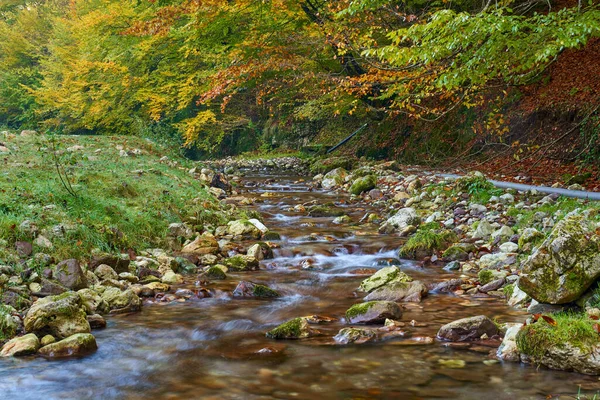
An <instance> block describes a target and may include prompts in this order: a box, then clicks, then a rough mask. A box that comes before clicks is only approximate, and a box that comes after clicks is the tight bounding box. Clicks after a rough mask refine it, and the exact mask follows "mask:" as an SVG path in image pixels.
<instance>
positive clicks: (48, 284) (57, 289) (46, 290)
mask: <svg viewBox="0 0 600 400" xmlns="http://www.w3.org/2000/svg"><path fill="white" fill-rule="evenodd" d="M40 285H41V288H40V291H39V293H40V294H43V295H45V296H53V295H58V294H62V293H64V292H66V291H67V288H66V287H64V286H62V285H59V284H58V283H56V282H53V281H51V280H49V279H46V278H42V280H41V281H40Z"/></svg>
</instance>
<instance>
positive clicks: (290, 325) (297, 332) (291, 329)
mask: <svg viewBox="0 0 600 400" xmlns="http://www.w3.org/2000/svg"><path fill="white" fill-rule="evenodd" d="M319 334H320V332H319V331H317V330H315V329H312V328H311V327H310V325H309V324H308V321H307V320H306V319H305V318H294V319H292V320H289V321H287V322H284V323H283V324H281V325H279V326H278V327H277V328H275V329H272V330H270V331H269V332H267V333H266V336H267V337H268V338H271V339H304V338H308V337H311V336H317V335H319Z"/></svg>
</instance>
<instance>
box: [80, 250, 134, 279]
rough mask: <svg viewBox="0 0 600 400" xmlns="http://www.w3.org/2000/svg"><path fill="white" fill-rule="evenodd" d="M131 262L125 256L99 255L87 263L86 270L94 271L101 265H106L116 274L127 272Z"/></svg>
mask: <svg viewBox="0 0 600 400" xmlns="http://www.w3.org/2000/svg"><path fill="white" fill-rule="evenodd" d="M130 263H131V260H129V258H128V257H125V256H116V255H113V254H101V255H98V256H94V257H93V258H92V259H91V260H90V262H89V263H88V269H90V270H94V269H96V268H97V267H98V266H99V265H101V264H106V265H108V266H109V267H111V268H112V269H114V270H115V272H117V273H118V274H120V273H121V272H129V264H130Z"/></svg>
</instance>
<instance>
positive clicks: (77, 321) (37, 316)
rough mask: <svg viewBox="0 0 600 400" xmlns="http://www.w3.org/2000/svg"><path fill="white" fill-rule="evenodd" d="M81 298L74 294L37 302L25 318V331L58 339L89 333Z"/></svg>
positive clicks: (46, 298) (64, 294)
mask: <svg viewBox="0 0 600 400" xmlns="http://www.w3.org/2000/svg"><path fill="white" fill-rule="evenodd" d="M85 315H86V314H85V311H84V308H83V305H82V303H81V298H80V297H79V295H78V294H77V293H75V292H66V293H63V294H60V295H58V296H49V297H45V298H43V299H39V300H37V301H36V302H35V303H33V305H32V306H31V308H30V309H29V311H28V312H27V315H26V316H25V320H24V323H25V331H26V332H34V333H40V334H41V333H44V334H46V333H49V334H51V335H53V336H54V337H57V338H59V339H62V338H66V337H69V336H71V335H74V334H76V333H89V332H90V324H89V323H88V322H87V320H86V318H85Z"/></svg>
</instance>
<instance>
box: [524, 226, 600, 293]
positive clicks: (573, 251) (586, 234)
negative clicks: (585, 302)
mask: <svg viewBox="0 0 600 400" xmlns="http://www.w3.org/2000/svg"><path fill="white" fill-rule="evenodd" d="M522 270H523V273H522V275H521V278H520V279H519V287H520V288H521V289H522V290H523V291H524V292H525V293H527V294H528V295H530V296H531V297H532V298H534V299H535V300H537V301H539V302H540V303H549V304H564V303H569V302H572V301H575V300H577V299H578V298H579V297H580V296H581V295H582V294H583V293H584V292H585V291H586V290H587V289H588V288H589V287H590V286H591V284H592V283H594V281H596V280H597V279H598V278H599V277H600V235H598V234H597V233H596V231H595V229H594V227H593V226H592V224H591V223H590V222H589V221H587V220H585V219H584V218H583V217H581V216H576V215H571V216H568V217H566V218H565V219H563V220H562V221H560V222H559V223H557V224H556V226H555V227H554V229H553V230H552V232H551V233H550V236H549V237H548V238H547V239H546V240H545V241H544V242H543V243H542V244H541V245H540V246H539V247H538V248H537V250H536V251H535V252H534V253H533V254H532V255H531V256H529V258H528V259H527V260H526V261H525V262H524V263H523V266H522Z"/></svg>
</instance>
